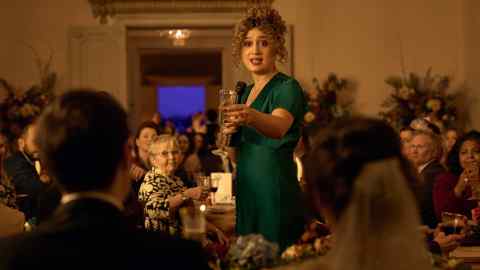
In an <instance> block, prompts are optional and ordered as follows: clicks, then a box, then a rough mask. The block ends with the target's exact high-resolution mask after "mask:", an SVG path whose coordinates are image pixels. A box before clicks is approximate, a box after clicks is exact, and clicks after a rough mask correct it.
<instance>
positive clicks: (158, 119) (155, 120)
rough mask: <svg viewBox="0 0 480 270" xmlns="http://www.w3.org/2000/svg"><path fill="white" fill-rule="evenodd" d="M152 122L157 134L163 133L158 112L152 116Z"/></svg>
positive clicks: (160, 115) (160, 116)
mask: <svg viewBox="0 0 480 270" xmlns="http://www.w3.org/2000/svg"><path fill="white" fill-rule="evenodd" d="M152 122H153V123H154V124H155V125H156V126H157V131H158V133H162V131H163V121H162V114H161V113H159V112H155V113H154V114H153V115H152Z"/></svg>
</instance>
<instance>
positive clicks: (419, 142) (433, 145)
mask: <svg viewBox="0 0 480 270" xmlns="http://www.w3.org/2000/svg"><path fill="white" fill-rule="evenodd" d="M440 156H441V145H440V139H439V138H438V136H437V135H436V134H433V133H431V132H425V131H416V132H415V133H414V135H413V138H412V140H411V142H410V158H411V160H412V162H413V165H414V166H415V167H416V168H417V171H418V173H419V175H420V179H419V181H420V182H419V183H418V189H417V196H418V203H419V208H420V214H421V219H422V223H423V224H424V225H427V226H429V227H430V228H435V227H436V226H437V224H438V220H437V218H436V216H435V208H434V206H433V186H434V185H435V181H436V178H437V176H438V175H439V174H441V173H444V172H445V168H444V167H443V165H442V164H440V162H439V159H440Z"/></svg>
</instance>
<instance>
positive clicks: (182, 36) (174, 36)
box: [168, 29, 192, 47]
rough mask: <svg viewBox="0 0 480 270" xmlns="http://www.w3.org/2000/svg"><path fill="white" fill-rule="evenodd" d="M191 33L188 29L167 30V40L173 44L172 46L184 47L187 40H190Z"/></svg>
mask: <svg viewBox="0 0 480 270" xmlns="http://www.w3.org/2000/svg"><path fill="white" fill-rule="evenodd" d="M191 33H192V31H190V30H188V29H171V30H168V38H170V39H171V40H172V42H173V46H180V47H181V46H185V43H186V41H187V39H189V38H190V35H191Z"/></svg>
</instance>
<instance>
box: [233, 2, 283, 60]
mask: <svg viewBox="0 0 480 270" xmlns="http://www.w3.org/2000/svg"><path fill="white" fill-rule="evenodd" d="M253 28H258V29H259V30H260V31H262V32H263V33H264V34H266V35H267V36H268V37H269V38H271V39H272V40H273V44H274V46H275V50H276V55H277V60H278V61H279V62H282V63H284V62H286V60H287V55H288V52H287V48H286V47H285V34H286V32H287V26H286V24H285V21H284V20H283V19H282V17H281V16H280V13H278V11H277V10H276V9H273V8H270V7H266V6H259V7H252V8H249V9H248V10H247V13H246V15H245V17H244V18H243V19H241V20H240V22H238V23H237V25H236V28H235V34H234V36H233V41H232V48H233V51H232V55H233V58H234V61H235V64H237V65H238V64H239V63H240V60H241V54H242V47H243V42H244V40H245V38H246V37H247V33H248V31H250V30H252V29H253Z"/></svg>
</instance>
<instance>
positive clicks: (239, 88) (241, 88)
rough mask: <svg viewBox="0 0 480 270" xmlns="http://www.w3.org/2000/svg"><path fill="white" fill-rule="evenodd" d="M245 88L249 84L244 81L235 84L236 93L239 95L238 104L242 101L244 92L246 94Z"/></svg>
mask: <svg viewBox="0 0 480 270" xmlns="http://www.w3.org/2000/svg"><path fill="white" fill-rule="evenodd" d="M245 87H247V84H246V83H245V82H244V81H238V82H237V83H236V84H235V92H236V93H237V100H236V102H235V103H236V104H239V103H240V99H241V98H242V95H243V92H245Z"/></svg>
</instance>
